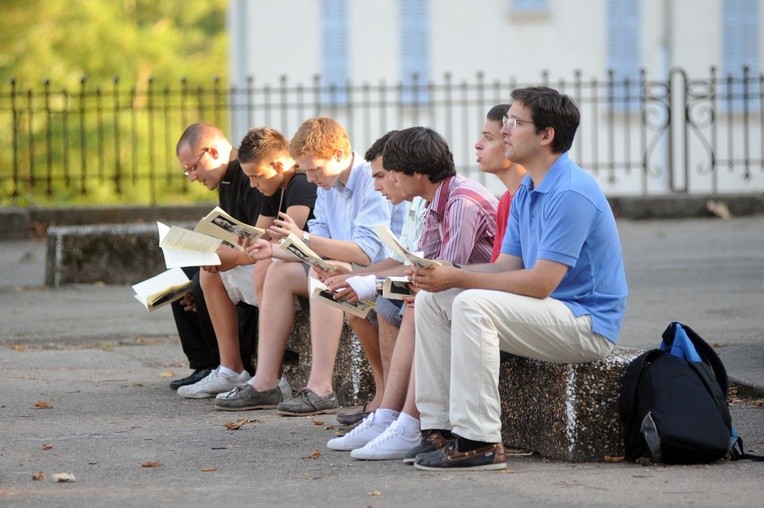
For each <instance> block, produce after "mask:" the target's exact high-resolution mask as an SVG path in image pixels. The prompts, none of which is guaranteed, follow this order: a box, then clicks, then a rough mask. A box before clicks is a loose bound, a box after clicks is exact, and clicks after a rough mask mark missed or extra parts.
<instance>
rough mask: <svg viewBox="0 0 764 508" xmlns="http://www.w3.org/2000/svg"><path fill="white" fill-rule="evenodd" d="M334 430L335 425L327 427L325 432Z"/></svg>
mask: <svg viewBox="0 0 764 508" xmlns="http://www.w3.org/2000/svg"><path fill="white" fill-rule="evenodd" d="M336 428H337V426H336V425H327V426H326V429H325V430H334V429H336Z"/></svg>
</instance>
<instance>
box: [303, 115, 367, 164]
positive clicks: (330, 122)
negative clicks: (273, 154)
mask: <svg viewBox="0 0 764 508" xmlns="http://www.w3.org/2000/svg"><path fill="white" fill-rule="evenodd" d="M337 150H340V151H341V152H342V156H343V157H348V156H349V155H350V154H351V153H352V152H353V149H352V148H351V147H350V139H349V138H348V133H347V131H346V130H345V128H344V127H343V126H342V125H340V124H339V123H338V122H337V121H336V120H334V119H332V118H329V117H326V116H321V117H317V118H309V119H307V120H305V121H304V122H303V123H302V125H300V128H299V129H297V132H296V133H295V135H294V136H293V137H292V141H290V142H289V153H290V154H291V156H292V158H294V159H297V158H299V157H302V156H304V155H305V154H310V155H312V156H313V157H315V158H317V159H329V158H331V157H333V156H334V154H335V152H336V151H337Z"/></svg>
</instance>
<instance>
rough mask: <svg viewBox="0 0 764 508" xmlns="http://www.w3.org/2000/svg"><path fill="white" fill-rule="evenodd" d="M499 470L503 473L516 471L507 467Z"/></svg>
mask: <svg viewBox="0 0 764 508" xmlns="http://www.w3.org/2000/svg"><path fill="white" fill-rule="evenodd" d="M499 472H500V473H501V474H514V471H513V470H512V469H509V468H506V467H505V468H504V469H499Z"/></svg>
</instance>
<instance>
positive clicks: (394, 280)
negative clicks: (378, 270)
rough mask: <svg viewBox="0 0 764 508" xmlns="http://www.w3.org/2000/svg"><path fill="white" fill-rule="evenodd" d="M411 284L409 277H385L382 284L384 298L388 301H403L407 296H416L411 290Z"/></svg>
mask: <svg viewBox="0 0 764 508" xmlns="http://www.w3.org/2000/svg"><path fill="white" fill-rule="evenodd" d="M409 284H410V281H409V278H408V276H407V275H397V276H396V275H391V276H388V277H385V279H384V282H383V284H382V296H383V297H385V298H387V299H388V300H403V298H404V297H406V296H414V292H413V291H411V289H409Z"/></svg>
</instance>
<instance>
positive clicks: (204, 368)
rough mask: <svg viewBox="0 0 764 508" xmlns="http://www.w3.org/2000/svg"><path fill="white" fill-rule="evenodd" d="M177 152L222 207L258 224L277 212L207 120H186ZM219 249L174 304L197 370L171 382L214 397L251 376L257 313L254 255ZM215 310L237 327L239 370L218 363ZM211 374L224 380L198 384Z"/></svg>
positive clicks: (180, 330) (188, 171) (186, 170)
mask: <svg viewBox="0 0 764 508" xmlns="http://www.w3.org/2000/svg"><path fill="white" fill-rule="evenodd" d="M176 155H177V157H178V161H179V162H180V165H181V167H182V171H183V174H184V175H185V176H186V177H187V178H188V180H189V181H190V182H199V183H200V184H201V185H204V186H205V187H207V188H208V189H209V190H210V191H214V190H217V191H218V198H219V204H220V207H221V208H222V209H223V210H225V211H226V212H227V213H229V214H230V215H231V216H233V217H234V218H236V219H238V220H240V221H242V222H246V223H247V224H255V225H256V224H257V221H258V219H259V217H260V214H261V211H262V212H265V215H271V216H272V215H275V213H273V211H270V212H269V210H270V208H273V203H272V202H271V201H272V200H269V199H266V198H265V197H264V196H263V194H262V193H260V192H259V191H258V190H257V189H254V188H251V187H250V185H249V180H248V179H247V178H246V176H245V175H244V174H243V172H242V170H241V165H240V164H239V161H238V160H237V159H236V156H237V153H236V150H235V149H234V148H233V146H232V145H231V143H230V142H229V141H228V139H227V138H226V136H225V134H223V131H222V130H220V128H218V127H216V126H215V125H211V124H208V123H203V122H199V123H194V124H192V125H190V126H188V127H187V128H186V130H185V131H184V132H183V134H182V135H181V137H180V139H179V140H178V143H177V146H176ZM218 255H219V256H220V258H221V261H222V263H223V264H222V265H220V266H218V267H205V269H204V270H202V271H200V270H199V269H198V268H191V269H188V271H187V274H188V275H189V277H192V286H191V291H189V293H186V297H185V298H183V299H182V300H180V301H178V302H176V303H174V304H173V307H172V309H173V316H174V318H175V324H176V326H177V329H178V335H179V336H180V340H181V345H182V347H183V351H184V353H185V354H186V356H187V357H188V360H189V365H190V367H191V368H192V369H194V372H193V373H192V374H191V375H189V376H187V377H185V378H182V379H176V380H174V381H172V382H171V383H170V387H171V388H173V389H174V390H178V393H179V394H181V395H183V396H186V397H192V398H200V397H204V398H207V397H214V396H215V395H216V394H217V393H219V392H222V391H226V390H228V389H230V386H233V385H234V384H236V383H240V382H243V381H246V380H247V379H249V376H250V373H249V372H248V371H252V370H253V369H252V366H251V361H250V358H251V357H252V354H253V353H254V350H255V343H256V337H257V317H258V313H257V307H255V306H254V305H255V304H256V298H255V296H254V289H253V288H252V275H251V273H252V264H251V263H252V259H251V258H250V257H249V256H248V255H247V254H246V253H245V252H241V251H239V250H238V249H235V248H232V247H227V246H221V248H220V249H219V251H218ZM211 313H212V314H217V315H223V316H226V317H227V318H228V319H227V322H228V324H229V325H230V326H232V327H233V328H234V330H235V329H236V328H238V335H239V344H238V347H239V353H240V355H241V358H242V360H243V362H244V366H243V368H242V369H241V370H240V371H234V370H232V369H221V368H220V367H219V364H220V353H219V350H218V344H217V340H216V335H215V327H214V326H213V320H212V318H211V317H210V314H211ZM218 321H219V319H218ZM228 371H230V372H228ZM210 376H212V377H210ZM213 378H214V379H215V380H217V381H218V383H217V384H221V383H222V384H224V385H225V386H221V387H217V386H216V387H212V389H210V390H206V389H202V388H201V387H199V386H197V385H198V383H200V382H203V381H205V380H206V381H207V384H209V382H210V381H211V380H213ZM231 379H232V380H234V381H229V380H231ZM213 384H215V383H213ZM229 385H230V386H229ZM191 386H196V388H198V389H191V388H190V387H191ZM218 388H219V391H215V390H218ZM186 392H188V393H186ZM212 392H214V393H212Z"/></svg>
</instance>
